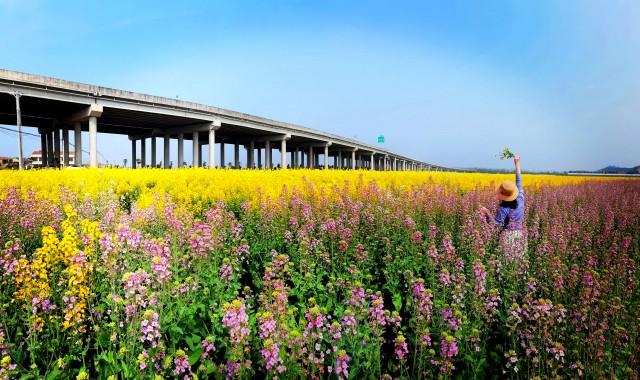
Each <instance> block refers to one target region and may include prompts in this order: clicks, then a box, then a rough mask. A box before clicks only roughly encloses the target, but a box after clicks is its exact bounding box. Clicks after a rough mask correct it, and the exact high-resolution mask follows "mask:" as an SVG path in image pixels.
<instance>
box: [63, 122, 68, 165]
mask: <svg viewBox="0 0 640 380" xmlns="http://www.w3.org/2000/svg"><path fill="white" fill-rule="evenodd" d="M62 156H63V160H62V163H63V164H64V167H65V168H66V167H68V166H69V126H67V125H64V126H63V127H62Z"/></svg>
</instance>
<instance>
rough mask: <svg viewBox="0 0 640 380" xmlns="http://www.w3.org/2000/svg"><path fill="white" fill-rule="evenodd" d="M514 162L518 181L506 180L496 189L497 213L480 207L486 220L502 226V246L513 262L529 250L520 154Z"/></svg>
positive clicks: (521, 257)
mask: <svg viewBox="0 0 640 380" xmlns="http://www.w3.org/2000/svg"><path fill="white" fill-rule="evenodd" d="M513 163H514V165H515V172H516V182H515V183H513V181H510V180H505V181H503V182H502V183H501V184H500V186H498V188H497V189H496V198H498V200H499V201H500V204H499V206H498V210H497V212H496V214H495V215H492V213H491V211H489V210H488V209H487V208H486V207H484V206H483V207H481V208H480V212H481V213H482V214H483V216H484V218H485V220H486V221H487V222H488V223H492V224H495V225H496V226H497V227H499V228H500V246H501V248H502V250H503V252H504V254H505V258H506V259H507V261H511V262H512V261H516V260H521V259H523V258H524V254H525V252H526V250H527V238H526V234H525V230H524V206H525V200H524V191H523V190H522V178H521V173H520V156H515V157H514V158H513Z"/></svg>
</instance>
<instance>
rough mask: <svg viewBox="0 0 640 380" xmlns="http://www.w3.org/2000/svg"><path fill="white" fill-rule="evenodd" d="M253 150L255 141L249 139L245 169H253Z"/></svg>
mask: <svg viewBox="0 0 640 380" xmlns="http://www.w3.org/2000/svg"><path fill="white" fill-rule="evenodd" d="M254 150H255V143H254V142H253V140H252V141H249V149H247V169H253V153H254Z"/></svg>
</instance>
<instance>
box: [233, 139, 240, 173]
mask: <svg viewBox="0 0 640 380" xmlns="http://www.w3.org/2000/svg"><path fill="white" fill-rule="evenodd" d="M233 167H234V168H236V169H240V144H238V143H236V144H235V145H234V146H233Z"/></svg>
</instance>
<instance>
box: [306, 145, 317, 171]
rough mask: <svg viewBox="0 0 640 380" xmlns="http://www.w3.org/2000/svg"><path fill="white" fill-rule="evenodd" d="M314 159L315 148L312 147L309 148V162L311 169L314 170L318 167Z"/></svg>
mask: <svg viewBox="0 0 640 380" xmlns="http://www.w3.org/2000/svg"><path fill="white" fill-rule="evenodd" d="M313 158H314V157H313V147H312V146H310V147H309V157H308V161H309V168H313V167H314V166H315V165H316V163H315V162H313Z"/></svg>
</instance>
